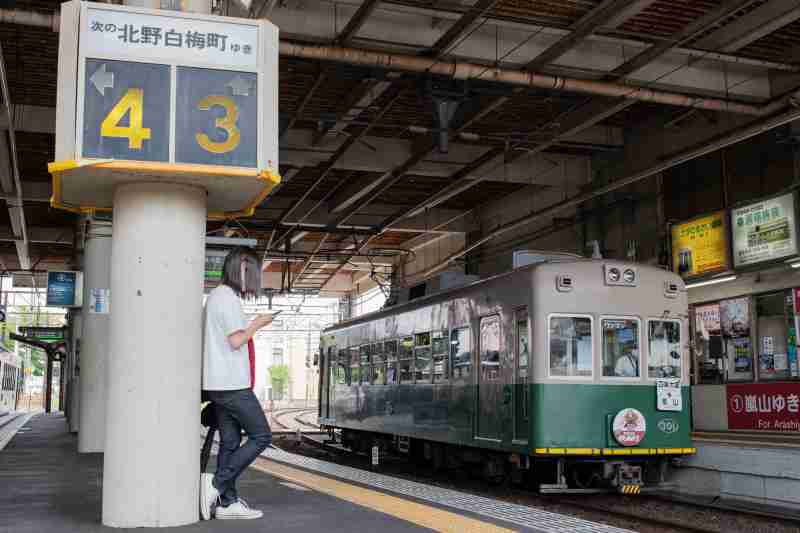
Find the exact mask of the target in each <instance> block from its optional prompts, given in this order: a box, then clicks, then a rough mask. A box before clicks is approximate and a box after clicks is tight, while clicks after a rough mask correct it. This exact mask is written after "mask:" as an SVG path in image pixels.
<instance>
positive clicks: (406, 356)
mask: <svg viewBox="0 0 800 533" xmlns="http://www.w3.org/2000/svg"><path fill="white" fill-rule="evenodd" d="M413 349H414V337H404V338H403V339H401V340H400V345H399V346H398V359H399V361H398V363H397V366H398V369H397V373H398V377H399V378H400V379H399V381H400V383H412V382H413V381H414V374H413V371H412V366H413V364H414V359H413V353H412V351H413Z"/></svg>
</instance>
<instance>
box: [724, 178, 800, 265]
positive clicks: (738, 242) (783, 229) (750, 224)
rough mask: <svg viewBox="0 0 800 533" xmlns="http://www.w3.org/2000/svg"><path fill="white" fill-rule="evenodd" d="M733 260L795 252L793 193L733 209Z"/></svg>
mask: <svg viewBox="0 0 800 533" xmlns="http://www.w3.org/2000/svg"><path fill="white" fill-rule="evenodd" d="M731 221H732V225H733V254H734V257H733V262H734V265H735V266H737V267H738V266H744V265H752V264H755V263H760V262H762V261H771V260H775V259H781V258H784V257H788V256H791V255H794V254H796V253H797V236H796V235H795V232H796V230H795V224H796V223H795V213H794V194H792V193H789V194H784V195H783V196H779V197H777V198H772V199H770V200H764V201H762V202H758V203H756V204H752V205H748V206H745V207H740V208H737V209H734V210H733V211H732V212H731Z"/></svg>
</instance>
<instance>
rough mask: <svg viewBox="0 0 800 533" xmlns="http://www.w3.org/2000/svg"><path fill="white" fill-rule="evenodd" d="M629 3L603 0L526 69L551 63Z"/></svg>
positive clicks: (526, 66)
mask: <svg viewBox="0 0 800 533" xmlns="http://www.w3.org/2000/svg"><path fill="white" fill-rule="evenodd" d="M629 4H630V0H605V1H604V2H603V3H601V4H600V5H598V6H597V7H595V8H594V9H592V10H591V11H590V12H588V13H587V14H586V15H584V16H583V17H581V19H580V20H578V22H576V23H575V24H574V25H573V26H572V28H570V29H571V30H572V31H571V32H570V33H568V34H567V35H565V36H563V37H562V38H561V39H559V40H558V41H556V42H555V43H553V44H552V45H551V46H550V47H548V48H547V49H546V50H544V51H543V52H542V53H540V54H539V55H538V56H536V57H535V58H533V60H531V61H530V62H528V64H527V65H525V69H526V70H530V71H534V72H535V71H537V70H540V69H541V68H542V67H544V66H546V65H548V64H550V63H552V62H553V61H555V60H556V59H558V58H559V57H561V56H562V55H564V54H566V53H567V52H569V51H570V50H571V49H572V48H573V47H574V46H575V45H576V44H578V43H579V42H581V41H582V40H583V39H585V38H586V37H588V36H589V35H591V34H592V33H594V32H595V30H597V29H598V28H599V27H601V26H602V25H603V24H605V23H607V22H608V21H609V20H610V19H611V17H612V16H614V15H615V14H616V13H618V12H619V10H620V9H622V8H624V7H625V6H627V5H629Z"/></svg>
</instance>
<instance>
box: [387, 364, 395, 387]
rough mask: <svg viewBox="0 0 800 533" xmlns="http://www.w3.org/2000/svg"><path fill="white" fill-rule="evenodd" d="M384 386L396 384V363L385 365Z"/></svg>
mask: <svg viewBox="0 0 800 533" xmlns="http://www.w3.org/2000/svg"><path fill="white" fill-rule="evenodd" d="M386 384H387V385H396V384H397V363H386Z"/></svg>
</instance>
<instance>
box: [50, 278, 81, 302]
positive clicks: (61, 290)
mask: <svg viewBox="0 0 800 533" xmlns="http://www.w3.org/2000/svg"><path fill="white" fill-rule="evenodd" d="M77 277H78V274H77V272H48V273H47V306H48V307H71V306H74V305H75V291H76V285H77Z"/></svg>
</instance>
